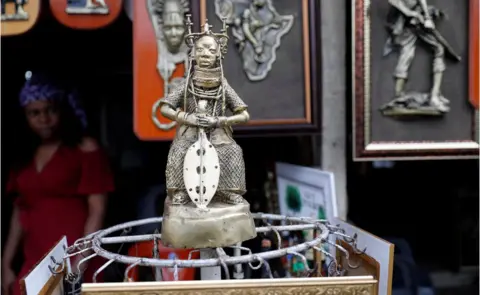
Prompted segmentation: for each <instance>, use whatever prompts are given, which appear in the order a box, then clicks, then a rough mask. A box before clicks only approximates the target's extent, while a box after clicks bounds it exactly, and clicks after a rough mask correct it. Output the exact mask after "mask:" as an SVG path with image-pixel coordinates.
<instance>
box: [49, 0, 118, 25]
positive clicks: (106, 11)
mask: <svg viewBox="0 0 480 295" xmlns="http://www.w3.org/2000/svg"><path fill="white" fill-rule="evenodd" d="M122 2H123V1H122V0H50V8H51V10H52V14H53V15H54V16H55V18H56V19H57V20H58V21H59V22H60V23H61V24H63V25H65V26H67V27H70V28H72V29H84V30H93V29H99V28H102V27H105V26H107V25H109V24H111V23H112V22H113V21H114V20H115V19H116V18H117V17H118V16H119V15H120V12H121V11H122V9H123V3H122Z"/></svg>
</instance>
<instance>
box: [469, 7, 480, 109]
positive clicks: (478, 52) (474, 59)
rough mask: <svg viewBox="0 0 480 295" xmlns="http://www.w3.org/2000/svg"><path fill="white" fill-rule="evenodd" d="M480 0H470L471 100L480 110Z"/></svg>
mask: <svg viewBox="0 0 480 295" xmlns="http://www.w3.org/2000/svg"><path fill="white" fill-rule="evenodd" d="M479 2H480V0H470V61H469V64H470V68H469V70H470V72H469V80H470V81H469V87H470V88H469V96H470V102H471V103H472V105H473V106H474V107H475V108H476V109H477V110H478V105H479V100H480V65H479V64H480V57H479V56H480V37H479V36H478V35H479V34H480V28H479V27H480V17H479V14H480V5H479Z"/></svg>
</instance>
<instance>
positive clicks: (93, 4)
mask: <svg viewBox="0 0 480 295" xmlns="http://www.w3.org/2000/svg"><path fill="white" fill-rule="evenodd" d="M66 12H67V13H68V14H108V13H109V9H108V5H107V4H106V3H105V0H67V9H66Z"/></svg>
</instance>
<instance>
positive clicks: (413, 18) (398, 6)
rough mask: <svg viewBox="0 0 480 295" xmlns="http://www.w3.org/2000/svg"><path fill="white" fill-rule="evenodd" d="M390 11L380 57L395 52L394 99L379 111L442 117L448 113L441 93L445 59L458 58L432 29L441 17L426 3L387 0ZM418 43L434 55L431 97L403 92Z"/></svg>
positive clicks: (396, 114)
mask: <svg viewBox="0 0 480 295" xmlns="http://www.w3.org/2000/svg"><path fill="white" fill-rule="evenodd" d="M389 3H390V5H391V7H392V9H391V11H390V13H389V20H388V26H387V29H388V31H389V38H388V39H387V42H386V44H385V47H384V52H383V55H384V56H387V55H389V54H390V53H391V52H392V51H394V50H398V52H399V57H398V61H397V66H396V68H395V72H394V77H395V99H394V100H392V101H391V102H389V103H388V104H386V105H385V106H383V107H382V108H381V111H382V113H383V114H384V115H394V116H398V115H434V116H435V115H437V116H438V115H442V114H444V113H446V112H448V111H449V110H450V108H449V106H448V104H449V101H448V99H447V98H445V97H444V96H443V95H442V94H441V91H440V86H441V83H442V77H443V72H444V71H445V69H446V65H445V55H447V56H449V57H451V58H452V59H454V60H455V61H460V60H461V58H460V56H458V55H457V54H456V53H455V51H454V50H453V49H452V47H451V46H450V44H448V42H447V41H446V40H445V39H444V38H443V36H442V35H441V34H440V33H439V32H438V30H437V29H436V28H435V22H434V21H436V20H439V19H440V18H441V17H442V16H443V13H442V12H441V11H440V10H439V9H437V8H435V7H432V6H428V5H427V1H426V0H389ZM418 40H421V41H422V42H423V43H424V44H426V45H427V46H428V47H430V48H429V49H431V51H432V52H433V63H432V72H433V83H432V87H431V89H430V93H421V92H415V91H414V92H405V83H406V81H407V79H408V75H409V73H408V71H409V69H410V66H411V64H412V61H413V60H414V58H415V49H416V47H417V41H418Z"/></svg>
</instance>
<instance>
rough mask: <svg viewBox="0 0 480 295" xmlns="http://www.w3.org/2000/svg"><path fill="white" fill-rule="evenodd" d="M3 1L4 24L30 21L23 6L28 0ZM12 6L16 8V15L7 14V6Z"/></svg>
mask: <svg viewBox="0 0 480 295" xmlns="http://www.w3.org/2000/svg"><path fill="white" fill-rule="evenodd" d="M1 1H2V6H1V9H2V18H1V20H2V22H3V21H22V20H28V13H27V12H26V11H25V10H24V9H23V6H24V5H25V4H26V2H27V0H1ZM7 3H8V4H12V5H14V6H15V10H14V13H12V14H7V12H6V10H5V9H6V6H7Z"/></svg>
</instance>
